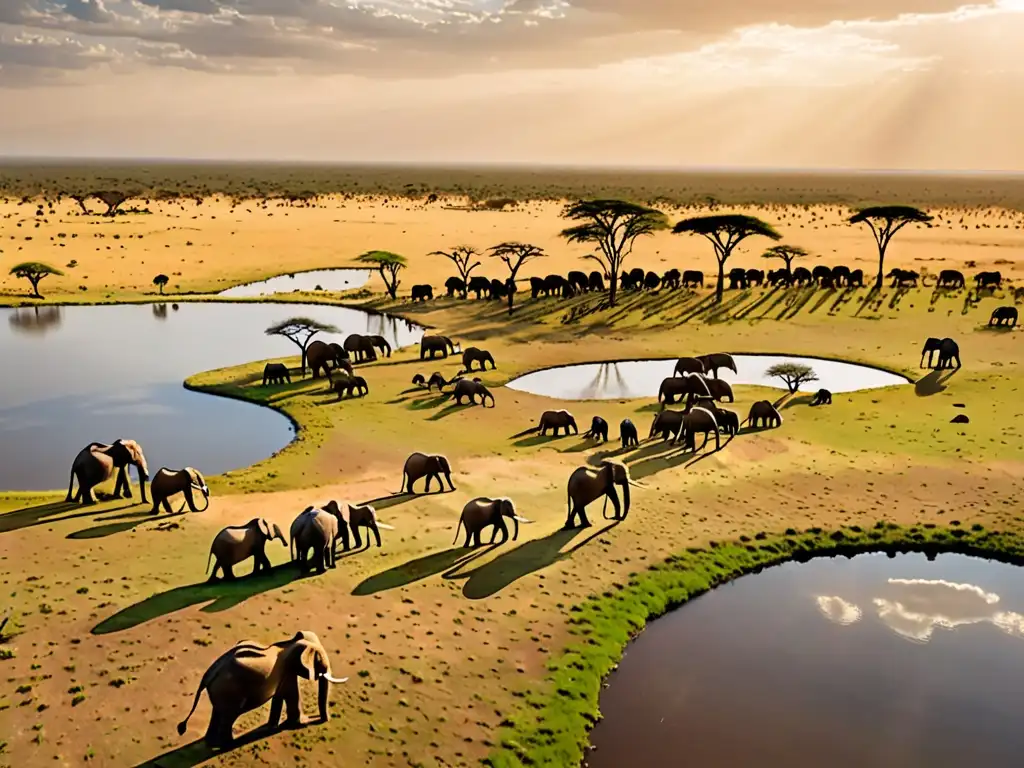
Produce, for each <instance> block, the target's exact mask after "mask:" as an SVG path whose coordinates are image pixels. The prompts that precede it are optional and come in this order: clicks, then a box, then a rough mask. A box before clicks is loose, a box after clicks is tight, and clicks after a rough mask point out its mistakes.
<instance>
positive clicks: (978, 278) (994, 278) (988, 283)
mask: <svg viewBox="0 0 1024 768" xmlns="http://www.w3.org/2000/svg"><path fill="white" fill-rule="evenodd" d="M974 284H975V286H977V288H978V290H979V291H980V290H981V289H982V288H1001V287H1002V285H1003V274H1002V273H1001V272H979V273H978V274H976V275H975V276H974Z"/></svg>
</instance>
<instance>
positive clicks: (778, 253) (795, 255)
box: [761, 245, 810, 277]
mask: <svg viewBox="0 0 1024 768" xmlns="http://www.w3.org/2000/svg"><path fill="white" fill-rule="evenodd" d="M809 255H810V254H809V253H808V252H807V249H806V248H801V247H800V246H799V245H773V246H772V247H771V248H769V249H768V250H767V251H765V252H764V253H762V254H761V258H762V259H781V260H782V261H783V262H784V263H785V265H786V274H787V275H789V276H790V277H792V276H793V260H794V259H803V258H806V257H807V256H809Z"/></svg>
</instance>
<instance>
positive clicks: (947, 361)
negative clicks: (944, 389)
mask: <svg viewBox="0 0 1024 768" xmlns="http://www.w3.org/2000/svg"><path fill="white" fill-rule="evenodd" d="M954 360H956V367H957V368H959V367H960V346H959V345H958V344H957V343H956V342H955V341H953V340H952V339H950V338H945V339H943V340H942V341H941V342H939V365H938V368H939V370H943V369H945V368H952V367H953V361H954ZM929 362H930V359H929Z"/></svg>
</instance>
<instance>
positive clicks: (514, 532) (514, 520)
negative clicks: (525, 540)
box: [507, 514, 519, 541]
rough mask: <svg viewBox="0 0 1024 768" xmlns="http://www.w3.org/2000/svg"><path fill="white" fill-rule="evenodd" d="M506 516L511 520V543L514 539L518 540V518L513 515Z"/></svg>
mask: <svg viewBox="0 0 1024 768" xmlns="http://www.w3.org/2000/svg"><path fill="white" fill-rule="evenodd" d="M507 516H508V517H511V518H512V525H513V530H512V541H515V540H516V539H518V538H519V517H518V516H516V515H514V514H512V515H507Z"/></svg>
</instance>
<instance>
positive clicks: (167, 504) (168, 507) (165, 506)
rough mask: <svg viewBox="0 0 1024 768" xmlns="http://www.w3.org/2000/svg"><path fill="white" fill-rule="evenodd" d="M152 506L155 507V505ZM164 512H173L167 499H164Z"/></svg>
mask: <svg viewBox="0 0 1024 768" xmlns="http://www.w3.org/2000/svg"><path fill="white" fill-rule="evenodd" d="M154 506H156V504H155V503H154ZM164 512H173V510H172V509H171V502H169V501H168V500H167V499H164Z"/></svg>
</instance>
